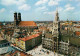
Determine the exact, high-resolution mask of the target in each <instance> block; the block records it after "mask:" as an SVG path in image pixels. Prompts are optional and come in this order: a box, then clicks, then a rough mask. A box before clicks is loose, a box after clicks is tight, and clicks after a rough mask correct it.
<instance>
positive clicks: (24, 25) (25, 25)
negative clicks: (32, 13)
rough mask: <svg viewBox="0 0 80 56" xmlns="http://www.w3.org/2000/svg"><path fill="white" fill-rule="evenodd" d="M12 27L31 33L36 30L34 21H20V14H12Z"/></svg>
mask: <svg viewBox="0 0 80 56" xmlns="http://www.w3.org/2000/svg"><path fill="white" fill-rule="evenodd" d="M14 27H15V28H20V29H27V30H28V31H33V30H34V29H37V28H38V27H37V24H36V23H35V22H34V21H22V19H21V13H17V12H15V13H14Z"/></svg>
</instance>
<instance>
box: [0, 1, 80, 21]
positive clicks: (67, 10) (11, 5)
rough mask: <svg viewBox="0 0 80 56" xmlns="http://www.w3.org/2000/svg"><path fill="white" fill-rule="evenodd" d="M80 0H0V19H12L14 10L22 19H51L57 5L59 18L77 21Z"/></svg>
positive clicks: (53, 16)
mask: <svg viewBox="0 0 80 56" xmlns="http://www.w3.org/2000/svg"><path fill="white" fill-rule="evenodd" d="M79 1H80V0H74V1H73V0H67V1H65V0H34V1H33V0H0V21H13V20H14V16H13V13H14V12H20V13H21V14H22V21H53V20H54V18H55V11H56V8H57V6H58V11H59V17H60V20H67V19H69V20H73V21H79V20H80V19H79V18H80V16H79V13H80V11H79V9H80V8H79V6H80V2H79Z"/></svg>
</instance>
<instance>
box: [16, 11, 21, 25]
mask: <svg viewBox="0 0 80 56" xmlns="http://www.w3.org/2000/svg"><path fill="white" fill-rule="evenodd" d="M20 22H21V13H17V12H15V13H14V26H17V25H18V24H19V23H20Z"/></svg>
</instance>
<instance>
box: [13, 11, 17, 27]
mask: <svg viewBox="0 0 80 56" xmlns="http://www.w3.org/2000/svg"><path fill="white" fill-rule="evenodd" d="M16 25H17V12H15V13H14V26H16Z"/></svg>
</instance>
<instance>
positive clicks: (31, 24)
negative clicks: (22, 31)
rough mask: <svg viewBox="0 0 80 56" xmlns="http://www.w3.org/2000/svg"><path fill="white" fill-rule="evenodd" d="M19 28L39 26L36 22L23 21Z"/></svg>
mask: <svg viewBox="0 0 80 56" xmlns="http://www.w3.org/2000/svg"><path fill="white" fill-rule="evenodd" d="M19 26H22V27H24V26H37V25H36V23H35V22H34V21H21V22H20V23H19Z"/></svg>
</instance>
